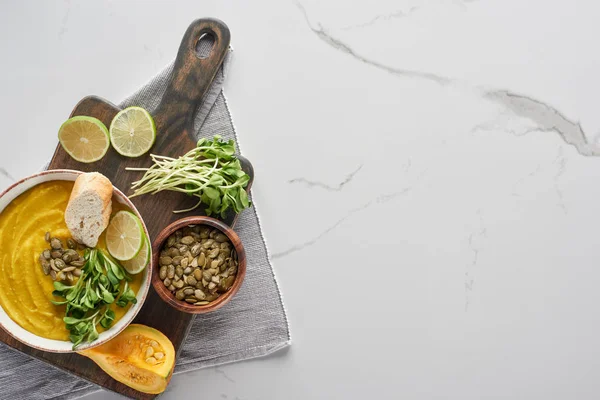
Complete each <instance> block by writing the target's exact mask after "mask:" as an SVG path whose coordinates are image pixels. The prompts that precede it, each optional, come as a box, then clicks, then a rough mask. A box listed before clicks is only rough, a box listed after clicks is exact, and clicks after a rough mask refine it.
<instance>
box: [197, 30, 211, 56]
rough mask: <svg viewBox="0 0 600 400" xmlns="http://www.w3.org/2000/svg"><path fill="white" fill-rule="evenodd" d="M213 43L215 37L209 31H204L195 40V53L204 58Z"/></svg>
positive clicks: (208, 53)
mask: <svg viewBox="0 0 600 400" xmlns="http://www.w3.org/2000/svg"><path fill="white" fill-rule="evenodd" d="M214 45H215V37H214V36H213V34H212V33H210V32H205V33H203V34H202V36H200V39H198V41H197V42H196V55H197V56H198V57H199V58H201V59H205V58H207V57H208V56H209V55H210V52H211V50H212V48H213V46H214Z"/></svg>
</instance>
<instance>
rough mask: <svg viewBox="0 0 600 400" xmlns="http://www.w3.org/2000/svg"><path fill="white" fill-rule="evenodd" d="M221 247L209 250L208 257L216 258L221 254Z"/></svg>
mask: <svg viewBox="0 0 600 400" xmlns="http://www.w3.org/2000/svg"><path fill="white" fill-rule="evenodd" d="M219 251H220V249H219V248H216V249H212V250H211V251H209V252H208V257H209V258H216V257H217V256H218V255H219Z"/></svg>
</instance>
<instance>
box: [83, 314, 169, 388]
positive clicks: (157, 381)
mask: <svg viewBox="0 0 600 400" xmlns="http://www.w3.org/2000/svg"><path fill="white" fill-rule="evenodd" d="M80 354H82V355H84V356H86V357H88V358H90V359H91V360H92V361H94V362H95V363H96V364H98V366H99V367H100V368H102V369H103V370H104V372H106V373H107V374H109V375H110V376H111V377H112V378H114V379H116V380H117V381H119V382H121V383H123V384H125V385H127V386H129V387H131V388H133V389H136V390H138V391H140V392H144V393H151V394H158V393H162V392H163V391H164V390H165V389H166V388H167V385H168V383H169V381H170V379H171V375H172V372H173V367H174V366H175V349H174V348H173V344H172V343H171V341H170V340H169V339H168V338H167V337H166V336H165V335H164V334H162V333H161V332H159V331H157V330H156V329H154V328H150V327H147V326H144V325H139V324H131V325H129V326H128V327H127V328H125V329H124V330H123V332H121V333H120V334H119V335H118V336H116V337H115V338H114V339H112V340H110V341H109V342H107V343H104V344H102V345H100V346H97V347H94V348H92V349H89V350H83V351H81V352H80Z"/></svg>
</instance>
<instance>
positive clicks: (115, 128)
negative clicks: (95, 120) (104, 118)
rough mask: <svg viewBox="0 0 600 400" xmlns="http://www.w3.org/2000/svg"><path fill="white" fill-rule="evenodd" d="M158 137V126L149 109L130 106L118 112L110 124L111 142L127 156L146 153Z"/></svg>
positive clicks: (118, 150) (120, 152) (137, 155)
mask: <svg viewBox="0 0 600 400" xmlns="http://www.w3.org/2000/svg"><path fill="white" fill-rule="evenodd" d="M155 139H156V126H155V125H154V120H153V119H152V116H151V115H150V114H149V113H148V111H146V110H144V109H143V108H141V107H128V108H126V109H124V110H123V111H121V112H120V113H118V114H117V115H116V116H115V118H114V119H113V120H112V122H111V124H110V142H111V143H112V145H113V147H114V149H115V150H116V151H117V152H118V153H119V154H121V155H124V156H125V157H139V156H141V155H142V154H144V153H146V152H147V151H148V150H150V148H151V147H152V145H153V144H154V140H155Z"/></svg>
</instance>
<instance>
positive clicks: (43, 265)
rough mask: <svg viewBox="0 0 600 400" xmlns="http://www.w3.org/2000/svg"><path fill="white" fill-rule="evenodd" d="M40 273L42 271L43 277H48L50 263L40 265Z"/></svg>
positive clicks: (45, 262)
mask: <svg viewBox="0 0 600 400" xmlns="http://www.w3.org/2000/svg"><path fill="white" fill-rule="evenodd" d="M42 271H44V275H48V274H49V273H50V263H49V262H48V261H44V262H43V263H42Z"/></svg>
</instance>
